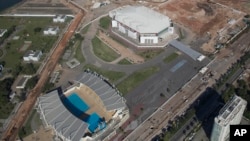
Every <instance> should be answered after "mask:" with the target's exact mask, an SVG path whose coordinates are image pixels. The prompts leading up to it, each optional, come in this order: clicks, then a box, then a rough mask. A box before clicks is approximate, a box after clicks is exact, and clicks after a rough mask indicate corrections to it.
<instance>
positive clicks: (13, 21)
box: [0, 17, 65, 70]
mask: <svg viewBox="0 0 250 141" xmlns="http://www.w3.org/2000/svg"><path fill="white" fill-rule="evenodd" d="M3 23H4V24H3ZM4 25H6V26H4ZM14 25H16V26H17V27H16V32H17V33H16V36H20V39H18V40H10V41H9V42H8V44H7V45H6V46H5V49H6V51H7V54H6V55H5V56H4V58H2V59H0V61H5V62H6V67H7V68H11V69H12V70H15V68H16V67H17V66H18V65H20V64H21V63H22V62H23V59H22V57H23V55H24V54H25V52H26V51H27V50H41V51H42V52H43V53H48V52H49V51H50V49H51V48H52V47H53V45H54V43H55V41H56V40H57V39H58V36H44V35H43V29H44V28H46V27H48V26H58V27H59V28H60V30H62V29H63V28H64V27H65V24H59V23H53V22H52V18H49V17H39V18H37V17H22V18H15V17H2V18H0V28H2V27H1V26H3V28H9V27H11V26H14ZM37 28H39V29H40V30H39V31H35V29H37ZM24 41H32V44H31V46H30V47H29V48H28V49H27V50H26V51H23V52H21V51H20V48H21V47H22V46H23V45H24Z"/></svg>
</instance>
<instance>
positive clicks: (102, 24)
mask: <svg viewBox="0 0 250 141" xmlns="http://www.w3.org/2000/svg"><path fill="white" fill-rule="evenodd" d="M110 23H111V19H110V18H109V16H107V17H103V18H101V19H100V27H102V28H104V29H108V28H109V25H110Z"/></svg>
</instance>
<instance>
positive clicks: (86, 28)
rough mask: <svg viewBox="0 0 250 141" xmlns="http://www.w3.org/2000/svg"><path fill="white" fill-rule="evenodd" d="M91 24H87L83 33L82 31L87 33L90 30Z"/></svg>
mask: <svg viewBox="0 0 250 141" xmlns="http://www.w3.org/2000/svg"><path fill="white" fill-rule="evenodd" d="M90 25H91V23H90V24H88V25H87V26H85V27H84V28H83V29H82V31H81V33H82V34H86V33H87V32H88V30H89V27H90Z"/></svg>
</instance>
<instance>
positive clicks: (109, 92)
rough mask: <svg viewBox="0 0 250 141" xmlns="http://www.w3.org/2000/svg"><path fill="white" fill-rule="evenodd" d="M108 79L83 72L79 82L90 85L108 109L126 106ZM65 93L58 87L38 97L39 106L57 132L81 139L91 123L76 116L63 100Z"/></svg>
mask: <svg viewBox="0 0 250 141" xmlns="http://www.w3.org/2000/svg"><path fill="white" fill-rule="evenodd" d="M105 81H106V80H104V79H102V78H101V77H98V76H97V74H91V73H86V72H85V73H83V74H82V75H81V77H80V79H78V80H77V82H80V83H83V84H85V85H86V86H88V87H90V88H91V89H92V90H93V91H95V93H96V94H97V95H98V96H99V97H100V99H101V100H102V101H103V104H104V106H105V107H106V109H107V110H108V111H110V110H116V109H120V108H125V107H126V104H125V101H124V100H123V98H122V97H121V96H120V95H119V94H118V92H117V91H116V90H115V89H114V88H113V87H112V86H111V85H110V84H109V83H108V82H105ZM64 97H65V95H64V94H63V91H62V90H61V89H60V88H58V89H56V90H53V91H51V92H49V93H47V94H45V95H43V96H40V97H39V98H38V107H39V110H40V113H41V114H42V115H41V116H42V118H43V119H44V120H45V121H46V122H47V123H48V124H49V125H51V126H52V127H53V128H54V129H55V130H56V131H57V133H60V134H61V135H62V136H64V137H65V138H67V139H69V140H72V141H79V140H80V139H81V138H82V137H83V136H84V134H85V132H86V131H87V129H88V127H89V124H88V123H86V122H84V121H83V120H81V119H79V118H78V117H76V116H74V115H73V114H72V113H71V112H70V111H69V110H68V108H66V107H65V104H64V103H63V102H62V101H63V99H64Z"/></svg>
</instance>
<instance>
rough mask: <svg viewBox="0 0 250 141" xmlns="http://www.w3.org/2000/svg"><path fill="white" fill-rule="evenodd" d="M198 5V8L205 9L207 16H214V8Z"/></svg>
mask: <svg viewBox="0 0 250 141" xmlns="http://www.w3.org/2000/svg"><path fill="white" fill-rule="evenodd" d="M196 5H197V7H198V8H200V9H203V10H204V11H205V13H206V15H207V16H212V15H214V11H213V9H212V7H211V6H210V5H209V4H207V3H201V2H197V3H196Z"/></svg>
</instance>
